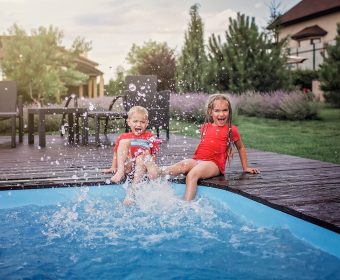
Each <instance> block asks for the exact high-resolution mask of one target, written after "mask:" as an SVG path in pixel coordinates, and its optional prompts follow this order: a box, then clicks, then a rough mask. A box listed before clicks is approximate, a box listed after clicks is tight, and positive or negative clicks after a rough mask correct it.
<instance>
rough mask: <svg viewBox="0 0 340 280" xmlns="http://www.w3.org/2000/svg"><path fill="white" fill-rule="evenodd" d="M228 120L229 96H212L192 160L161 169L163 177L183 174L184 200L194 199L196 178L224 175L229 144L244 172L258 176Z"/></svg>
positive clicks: (229, 156) (236, 132)
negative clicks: (184, 176) (234, 149)
mask: <svg viewBox="0 0 340 280" xmlns="http://www.w3.org/2000/svg"><path fill="white" fill-rule="evenodd" d="M231 121H232V110H231V104H230V101H229V99H228V97H227V96H226V95H223V94H214V95H211V96H210V98H209V100H208V103H207V122H206V123H205V124H203V125H202V127H201V142H200V143H199V145H198V147H197V148H196V151H195V154H194V156H193V158H192V159H185V160H182V161H180V162H178V163H176V164H174V165H171V166H169V167H165V168H163V170H162V174H163V175H172V176H178V175H180V174H186V191H185V195H184V200H192V199H194V197H195V195H196V190H197V182H198V180H199V179H206V178H210V177H215V176H218V175H222V174H224V171H225V164H226V161H227V160H228V161H229V160H230V158H231V152H232V145H231V144H232V143H234V144H235V146H236V148H237V150H238V153H239V156H240V159H241V164H242V168H243V171H244V172H247V173H253V174H257V173H260V171H259V170H258V169H257V168H252V167H249V166H248V161H247V153H246V148H245V146H244V145H243V143H242V140H241V136H240V134H239V132H238V130H237V127H236V126H234V125H232V123H231Z"/></svg>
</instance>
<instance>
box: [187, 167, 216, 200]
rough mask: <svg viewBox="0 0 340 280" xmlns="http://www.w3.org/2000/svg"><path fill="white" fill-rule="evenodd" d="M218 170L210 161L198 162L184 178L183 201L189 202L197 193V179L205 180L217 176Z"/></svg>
mask: <svg viewBox="0 0 340 280" xmlns="http://www.w3.org/2000/svg"><path fill="white" fill-rule="evenodd" d="M219 174H220V170H219V169H218V167H217V165H216V164H215V163H213V162H212V161H200V162H199V163H198V164H196V165H195V166H194V167H193V168H192V169H191V170H190V171H189V173H188V174H187V176H186V181H185V182H186V189H185V194H184V200H186V201H189V200H192V199H194V198H195V196H196V191H197V182H198V180H199V179H206V178H211V177H214V176H217V175H219Z"/></svg>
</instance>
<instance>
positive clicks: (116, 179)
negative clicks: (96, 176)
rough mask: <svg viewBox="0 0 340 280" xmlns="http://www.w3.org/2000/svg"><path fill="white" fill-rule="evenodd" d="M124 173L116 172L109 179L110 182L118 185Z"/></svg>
mask: <svg viewBox="0 0 340 280" xmlns="http://www.w3.org/2000/svg"><path fill="white" fill-rule="evenodd" d="M124 175H125V174H124V172H117V173H116V174H115V175H113V176H112V177H111V182H113V183H118V182H120V181H121V180H122V179H123V178H124Z"/></svg>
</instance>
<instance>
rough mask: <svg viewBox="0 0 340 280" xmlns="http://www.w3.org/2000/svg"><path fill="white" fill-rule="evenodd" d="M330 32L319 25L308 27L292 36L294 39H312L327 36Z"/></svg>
mask: <svg viewBox="0 0 340 280" xmlns="http://www.w3.org/2000/svg"><path fill="white" fill-rule="evenodd" d="M327 33H328V32H327V31H326V30H324V29H323V28H321V27H320V26H318V25H313V26H308V27H306V28H304V29H302V30H300V31H299V32H297V33H295V34H294V35H292V39H294V40H299V39H303V38H310V37H320V36H325V35H326V34H327Z"/></svg>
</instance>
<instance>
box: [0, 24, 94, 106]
mask: <svg viewBox="0 0 340 280" xmlns="http://www.w3.org/2000/svg"><path fill="white" fill-rule="evenodd" d="M5 38H6V39H5V40H3V44H4V50H5V55H4V58H3V59H2V61H1V68H2V71H3V73H4V74H5V76H6V78H7V79H9V80H14V81H16V82H17V87H18V92H19V93H20V94H22V95H23V97H24V100H25V101H33V102H35V103H37V104H38V105H39V106H41V104H42V103H43V102H59V101H60V97H61V95H62V94H64V93H65V92H66V91H67V88H66V85H71V86H78V85H80V84H81V83H82V82H83V81H85V80H86V79H87V76H86V75H85V74H83V73H81V72H79V71H77V70H76V63H75V58H76V57H77V55H79V54H80V53H83V52H87V51H89V49H90V43H86V42H85V41H84V40H82V39H80V38H77V39H76V40H75V41H74V42H73V45H72V47H71V49H70V50H66V49H65V48H64V47H62V46H61V41H62V38H63V33H62V32H61V31H60V30H58V28H54V27H52V26H50V27H49V28H45V27H39V28H38V29H36V30H34V29H33V30H32V31H31V36H29V35H28V34H27V33H26V32H25V30H24V29H22V28H20V27H19V26H17V25H16V24H14V25H13V26H12V27H11V28H9V30H8V37H5Z"/></svg>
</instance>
